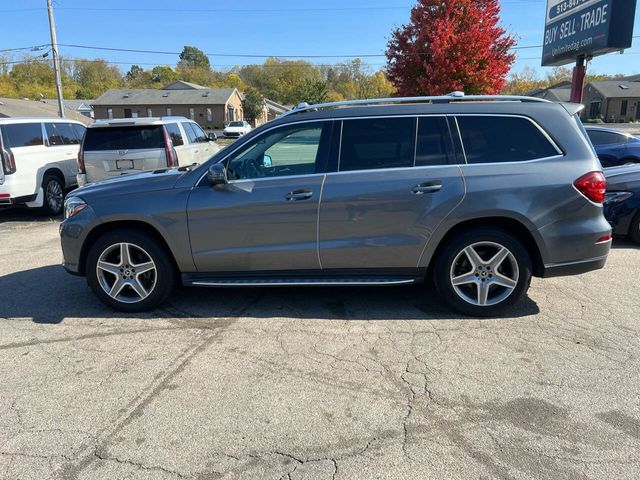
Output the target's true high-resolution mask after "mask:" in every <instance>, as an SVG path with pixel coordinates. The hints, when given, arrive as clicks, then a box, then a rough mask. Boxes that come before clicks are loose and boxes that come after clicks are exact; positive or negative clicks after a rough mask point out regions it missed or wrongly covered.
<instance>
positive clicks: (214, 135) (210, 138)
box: [207, 132, 218, 142]
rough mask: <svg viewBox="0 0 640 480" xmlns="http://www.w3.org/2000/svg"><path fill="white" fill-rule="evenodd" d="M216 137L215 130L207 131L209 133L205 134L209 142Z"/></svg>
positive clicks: (213, 140)
mask: <svg viewBox="0 0 640 480" xmlns="http://www.w3.org/2000/svg"><path fill="white" fill-rule="evenodd" d="M217 139H218V136H217V135H216V133H215V132H211V133H209V135H207V140H209V141H210V142H215V141H216V140H217Z"/></svg>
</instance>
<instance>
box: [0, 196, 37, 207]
mask: <svg viewBox="0 0 640 480" xmlns="http://www.w3.org/2000/svg"><path fill="white" fill-rule="evenodd" d="M37 196H38V195H37V194H35V193H34V194H33V195H24V196H22V197H0V207H9V206H11V205H26V204H27V203H31V202H34V201H35V200H36V197H37Z"/></svg>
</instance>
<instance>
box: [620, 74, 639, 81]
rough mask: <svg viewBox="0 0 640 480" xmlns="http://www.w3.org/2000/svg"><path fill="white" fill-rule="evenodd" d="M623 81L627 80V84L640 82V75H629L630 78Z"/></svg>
mask: <svg viewBox="0 0 640 480" xmlns="http://www.w3.org/2000/svg"><path fill="white" fill-rule="evenodd" d="M623 80H626V81H627V82H640V74H637V75H629V76H628V77H624V78H623Z"/></svg>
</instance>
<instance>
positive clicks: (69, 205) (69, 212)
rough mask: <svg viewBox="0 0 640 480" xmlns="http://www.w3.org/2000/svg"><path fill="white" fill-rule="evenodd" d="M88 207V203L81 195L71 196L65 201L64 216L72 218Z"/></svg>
mask: <svg viewBox="0 0 640 480" xmlns="http://www.w3.org/2000/svg"><path fill="white" fill-rule="evenodd" d="M85 208H87V204H86V202H85V201H84V200H82V199H81V198H80V197H69V198H67V200H66V201H65V202H64V218H65V220H66V219H67V218H71V217H73V216H74V215H77V214H78V213H80V212H81V211H82V210H84V209H85Z"/></svg>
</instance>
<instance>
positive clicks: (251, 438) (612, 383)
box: [0, 210, 640, 480]
mask: <svg viewBox="0 0 640 480" xmlns="http://www.w3.org/2000/svg"><path fill="white" fill-rule="evenodd" d="M60 261H61V254H60V249H59V240H58V220H51V219H47V218H37V217H33V216H32V215H31V213H30V212H24V211H20V210H13V211H0V317H1V318H0V365H1V368H0V478H2V479H11V480H13V479H48V478H57V479H65V480H71V479H182V478H187V479H198V480H203V479H274V480H276V479H290V480H300V479H314V480H315V479H320V480H324V479H327V480H329V479H444V478H447V479H449V478H454V479H457V478H460V479H471V478H474V479H489V478H501V479H525V478H532V479H533V478H535V479H583V478H592V479H637V478H639V477H640V455H638V452H640V360H639V356H638V353H639V351H640V342H639V339H640V336H639V334H640V296H639V295H638V291H639V287H640V275H639V272H640V249H639V248H638V247H636V246H633V245H632V244H630V243H627V242H625V241H617V242H615V243H614V250H613V251H612V254H611V256H610V259H609V262H608V264H607V266H606V268H605V269H604V270H601V271H598V272H592V273H589V274H586V275H583V276H578V277H570V278H557V279H548V280H539V279H534V281H533V284H532V288H531V290H530V292H529V299H528V300H527V301H526V302H524V303H523V304H522V305H521V306H520V307H519V309H518V310H516V311H514V312H511V314H510V316H508V317H505V318H499V319H493V320H482V321H480V320H474V319H469V318H464V317H461V316H460V315H458V314H455V313H452V312H451V311H449V310H447V309H445V308H444V307H442V306H441V305H440V303H439V301H438V299H437V298H436V296H435V295H433V294H432V293H429V291H428V290H427V289H425V288H424V287H409V288H407V287H396V288H379V289H355V288H348V289H346V288H345V289H328V288H324V289H295V288H278V289H235V290H226V289H203V290H201V289H183V290H181V291H178V292H176V294H175V295H174V296H173V298H172V299H171V301H170V302H169V305H168V306H167V307H165V308H163V309H161V310H158V311H156V312H154V313H151V314H144V315H123V314H117V313H115V312H113V311H110V310H107V309H106V308H105V307H103V306H102V305H101V304H99V303H98V301H97V299H96V298H95V297H94V296H93V294H92V293H91V292H90V291H89V290H88V288H87V287H86V285H85V283H84V279H82V278H75V277H72V276H69V275H67V274H66V273H65V272H64V271H63V270H62V268H61V267H60V266H59V263H60Z"/></svg>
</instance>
